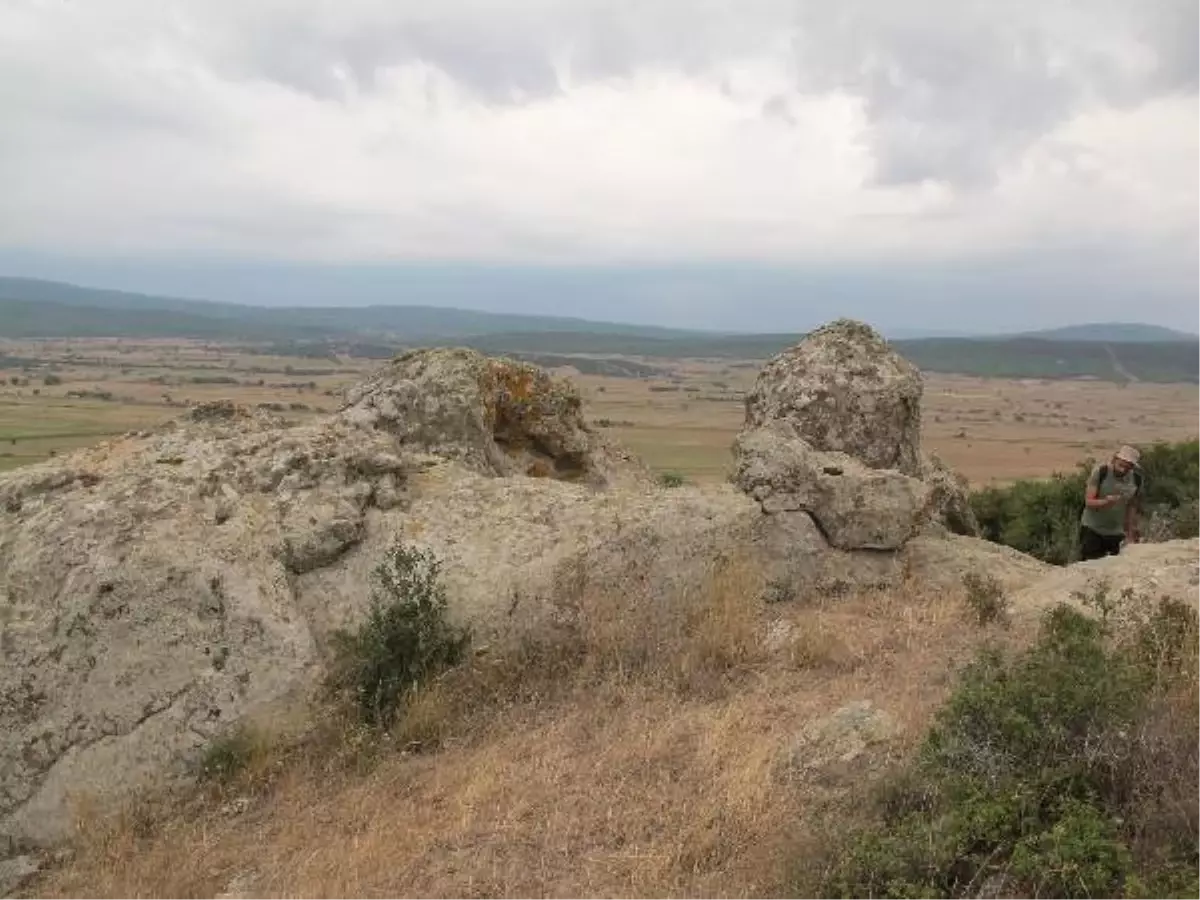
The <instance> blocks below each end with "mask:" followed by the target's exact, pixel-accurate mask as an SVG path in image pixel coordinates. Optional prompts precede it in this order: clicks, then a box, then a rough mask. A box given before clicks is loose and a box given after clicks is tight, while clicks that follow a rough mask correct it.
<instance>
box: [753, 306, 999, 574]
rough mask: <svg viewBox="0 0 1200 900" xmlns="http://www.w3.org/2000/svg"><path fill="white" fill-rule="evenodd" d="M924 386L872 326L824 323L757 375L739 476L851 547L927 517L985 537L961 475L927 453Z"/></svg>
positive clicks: (900, 536) (877, 543)
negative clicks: (922, 433)
mask: <svg viewBox="0 0 1200 900" xmlns="http://www.w3.org/2000/svg"><path fill="white" fill-rule="evenodd" d="M922 391H923V385H922V381H921V374H920V372H919V371H918V370H917V368H916V367H915V366H913V365H912V364H911V363H910V362H908V361H907V360H906V359H904V358H903V357H902V356H900V355H899V354H898V353H896V352H895V351H893V350H892V349H891V348H890V347H889V346H888V345H887V342H886V341H884V340H883V338H881V337H880V336H879V335H878V334H877V333H876V332H875V331H874V330H873V329H871V328H870V327H869V326H867V325H864V324H862V323H860V322H853V321H849V320H839V321H837V322H833V323H832V324H830V325H826V326H823V327H821V328H818V329H816V330H815V331H813V332H812V333H811V334H809V335H808V336H806V337H805V338H804V339H803V340H802V341H800V343H799V344H797V345H796V346H795V347H792V348H791V349H789V350H786V351H784V352H783V353H781V354H779V355H778V356H776V357H774V358H773V359H771V360H770V361H769V362H768V363H767V364H766V365H765V366H764V367H763V370H762V371H761V372H760V373H759V376H758V379H757V381H756V383H755V386H754V389H753V391H751V392H750V394H749V395H748V396H747V398H746V418H745V424H744V426H743V428H742V431H741V432H740V433H739V435H738V437H737V439H736V441H735V443H734V448H733V451H734V459H735V464H734V471H733V474H732V480H733V482H734V484H736V485H737V486H738V487H739V488H740V489H741V490H743V491H745V492H746V493H747V494H749V495H750V496H752V497H754V498H755V499H756V500H758V501H759V502H760V503H761V504H762V507H763V511H764V512H766V513H768V514H771V513H776V512H780V511H788V512H795V511H799V510H802V511H805V512H807V513H809V514H810V515H811V516H812V517H813V519H814V521H815V522H816V523H817V525H818V526H819V527H820V528H821V531H822V532H823V533H824V534H825V535H826V536H827V537H828V539H829V541H830V543H831V544H833V545H834V546H835V547H839V548H842V549H846V550H895V549H898V548H900V547H902V546H903V545H904V543H905V542H906V541H908V540H909V539H910V538H912V537H913V536H914V535H916V534H918V533H920V532H921V531H922V530H923V529H924V528H926V527H927V526H929V525H930V524H931V523H940V524H941V525H943V526H945V527H946V528H947V529H949V530H950V531H951V532H953V533H957V534H969V535H978V533H979V529H978V524H977V523H976V521H975V517H974V514H973V513H972V512H971V507H970V503H969V501H968V489H967V484H966V481H965V480H964V479H962V478H961V477H959V476H958V475H956V474H955V473H953V472H951V471H950V470H949V469H948V468H947V467H946V466H945V465H944V464H943V463H942V462H941V461H940V460H938V459H937V458H936V457H933V456H926V455H925V454H923V453H922V452H921V439H920V429H921V397H922Z"/></svg>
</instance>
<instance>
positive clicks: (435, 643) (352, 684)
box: [330, 542, 470, 727]
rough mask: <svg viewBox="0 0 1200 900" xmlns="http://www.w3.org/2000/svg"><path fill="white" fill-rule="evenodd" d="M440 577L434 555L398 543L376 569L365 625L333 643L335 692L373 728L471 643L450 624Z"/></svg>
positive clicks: (389, 717) (386, 720)
mask: <svg viewBox="0 0 1200 900" xmlns="http://www.w3.org/2000/svg"><path fill="white" fill-rule="evenodd" d="M440 573H441V563H440V562H439V561H438V559H437V558H436V557H435V556H434V555H433V553H432V552H428V551H421V550H417V549H414V548H411V547H407V546H405V545H404V544H403V543H399V542H398V543H397V544H396V545H395V546H394V547H392V549H391V550H390V551H388V554H387V556H386V557H385V559H384V561H383V562H382V563H380V564H379V566H378V567H376V569H375V572H374V575H375V579H376V582H377V586H376V588H375V590H374V591H373V592H372V595H371V604H370V608H369V609H368V612H367V617H366V619H365V620H364V621H363V623H362V624H361V625H360V626H359V627H358V629H357V630H355V631H353V632H348V631H339V632H337V633H336V634H335V635H334V662H333V665H332V667H331V675H330V681H331V687H332V688H333V689H334V690H335V692H341V693H344V694H348V695H349V696H350V698H351V699H352V702H353V703H354V705H355V706H356V708H357V710H358V714H359V716H360V717H361V719H362V720H363V721H364V722H366V723H367V724H368V725H372V726H379V727H387V726H389V725H390V724H391V723H392V721H393V720H394V718H395V716H396V713H397V712H398V711H399V710H400V709H401V708H402V707H403V705H404V703H405V701H406V700H407V699H408V697H409V696H411V694H412V692H413V691H414V690H415V689H416V688H417V687H419V686H420V685H421V684H422V683H423V682H424V681H425V680H427V679H428V678H430V677H431V676H433V675H436V674H437V673H438V672H440V671H442V670H444V669H446V668H448V667H449V666H452V665H454V664H456V663H458V662H459V661H460V660H461V659H462V656H463V653H464V651H465V650H466V647H467V645H468V643H469V641H470V635H469V633H468V631H467V630H466V629H463V628H459V627H456V626H454V625H452V624H451V623H450V622H449V621H448V619H447V617H446V593H445V588H444V587H443V586H442V584H441V583H440V581H439V576H440Z"/></svg>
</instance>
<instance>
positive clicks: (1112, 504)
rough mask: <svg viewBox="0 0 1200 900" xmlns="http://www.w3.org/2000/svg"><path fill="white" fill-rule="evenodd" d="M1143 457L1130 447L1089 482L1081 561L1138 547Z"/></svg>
mask: <svg viewBox="0 0 1200 900" xmlns="http://www.w3.org/2000/svg"><path fill="white" fill-rule="evenodd" d="M1139 459H1140V454H1139V453H1138V451H1137V450H1136V449H1134V448H1133V447H1130V446H1128V445H1126V446H1124V447H1121V448H1120V449H1119V450H1117V452H1116V453H1114V454H1113V457H1112V459H1111V460H1109V461H1108V462H1107V463H1100V464H1098V465H1097V466H1096V467H1095V468H1094V469H1092V474H1091V475H1090V476H1089V477H1088V480H1087V489H1086V490H1085V492H1084V498H1083V515H1081V516H1080V519H1079V558H1080V559H1099V558H1100V557H1102V556H1116V555H1117V554H1118V553H1120V552H1121V542H1122V541H1125V542H1127V543H1130V544H1135V543H1137V539H1138V530H1137V512H1138V504H1139V501H1140V500H1141V490H1142V476H1141V473H1140V472H1139V471H1138V469H1137V464H1138V460H1139Z"/></svg>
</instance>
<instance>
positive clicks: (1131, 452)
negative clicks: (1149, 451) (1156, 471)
mask: <svg viewBox="0 0 1200 900" xmlns="http://www.w3.org/2000/svg"><path fill="white" fill-rule="evenodd" d="M1114 455H1115V456H1116V457H1117V459H1123V460H1125V462H1127V463H1129V464H1130V465H1131V466H1136V465H1137V464H1138V460H1140V459H1141V458H1142V454H1140V453H1138V451H1137V448H1136V447H1130V446H1129V445H1128V444H1126V445H1124V446H1123V447H1122V448H1121V449H1120V450H1118V451H1117V452H1116V453H1115V454H1114Z"/></svg>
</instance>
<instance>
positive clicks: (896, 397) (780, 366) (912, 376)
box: [745, 319, 922, 476]
mask: <svg viewBox="0 0 1200 900" xmlns="http://www.w3.org/2000/svg"><path fill="white" fill-rule="evenodd" d="M921 393H922V384H921V373H920V371H919V370H918V369H917V367H916V366H914V365H913V364H912V363H910V362H909V361H908V360H906V359H905V358H904V357H902V356H900V355H899V354H898V353H896V352H895V351H893V350H892V349H891V348H890V347H888V345H887V342H886V341H884V340H883V338H882V337H880V336H879V334H878V333H876V332H875V330H874V329H872V328H871V327H870V326H869V325H865V324H863V323H861V322H854V321H851V320H849V319H839V320H838V321H836V322H832V323H830V324H828V325H824V326H822V327H820V328H818V329H816V330H815V331H813V332H811V333H810V334H808V335H807V336H806V337H805V338H804V339H803V340H802V341H800V343H798V344H796V346H794V347H792V348H791V349H789V350H785V351H784V352H782V353H780V354H778V355H777V356H775V357H774V358H772V359H771V360H770V361H768V362H767V364H766V365H765V366H764V367H763V369H762V371H761V372H760V373H759V376H758V380H757V382H756V383H755V386H754V389H753V390H752V391H751V392H750V393H749V394H748V395H747V396H746V425H745V427H746V428H747V429H750V428H758V427H760V426H762V425H766V424H767V423H768V422H771V421H774V420H778V419H782V420H785V421H787V422H790V423H791V424H792V425H793V426H794V427H795V430H796V432H797V434H798V435H799V436H800V437H801V438H803V439H804V440H805V441H807V442H808V443H809V445H811V446H812V448H813V449H814V450H817V451H821V452H827V451H835V452H839V453H845V454H847V455H848V456H852V457H854V458H855V459H857V460H858V461H859V462H861V463H862V464H863V465H865V466H869V467H870V468H873V469H895V470H896V471H898V472H901V473H902V474H904V475H911V476H918V475H919V474H920V471H921Z"/></svg>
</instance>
